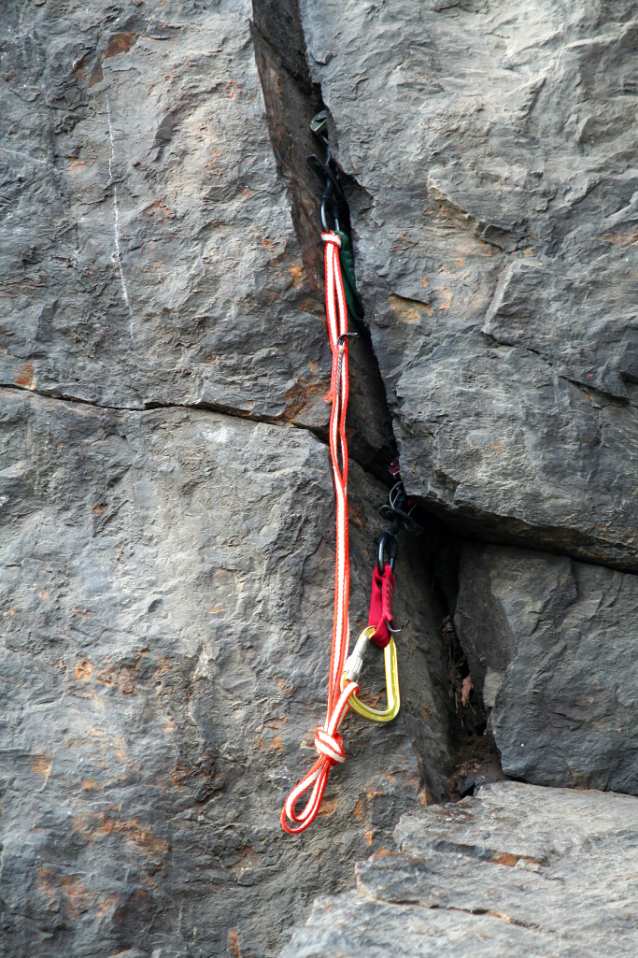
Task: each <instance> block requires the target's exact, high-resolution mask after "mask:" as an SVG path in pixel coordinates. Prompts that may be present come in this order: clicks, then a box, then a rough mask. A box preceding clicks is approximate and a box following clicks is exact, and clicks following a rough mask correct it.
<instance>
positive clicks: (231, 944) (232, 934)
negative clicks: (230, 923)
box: [228, 930, 241, 958]
mask: <svg viewBox="0 0 638 958" xmlns="http://www.w3.org/2000/svg"><path fill="white" fill-rule="evenodd" d="M228 948H229V950H230V953H231V955H232V956H233V958H241V951H240V950H239V934H238V933H237V932H236V931H234V930H233V931H229V932H228Z"/></svg>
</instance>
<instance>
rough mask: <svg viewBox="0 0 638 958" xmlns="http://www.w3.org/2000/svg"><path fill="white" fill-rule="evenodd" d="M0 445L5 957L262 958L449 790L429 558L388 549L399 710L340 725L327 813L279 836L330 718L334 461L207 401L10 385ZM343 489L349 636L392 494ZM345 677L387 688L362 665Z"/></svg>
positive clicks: (362, 607) (366, 482)
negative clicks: (293, 791)
mask: <svg viewBox="0 0 638 958" xmlns="http://www.w3.org/2000/svg"><path fill="white" fill-rule="evenodd" d="M0 448H1V449H2V470H1V473H0V479H1V486H2V488H1V489H0V502H1V503H2V508H1V512H0V517H1V521H2V534H1V535H0V561H1V565H2V584H1V594H0V616H2V622H3V643H2V646H1V650H0V651H1V656H0V657H1V660H2V661H1V666H0V668H1V671H2V675H3V677H4V681H3V684H2V692H1V699H2V701H1V706H0V754H1V758H0V788H1V792H2V806H3V813H2V821H1V828H2V845H3V869H2V878H1V882H0V899H1V903H2V905H1V909H0V910H1V911H2V922H3V926H2V927H3V946H4V950H3V954H6V955H7V956H10V958H14V956H15V958H26V956H29V958H30V956H32V955H35V954H47V955H52V956H59V958H72V956H80V955H91V956H92V958H102V956H104V958H107V956H110V955H112V954H115V953H122V952H125V953H127V954H128V953H129V952H128V951H127V949H129V950H130V954H131V955H136V956H137V955H139V956H149V958H150V956H151V955H155V956H157V955H159V954H162V955H164V954H166V955H169V954H170V955H171V956H181V955H183V956H189V958H191V956H193V958H195V956H202V958H204V956H206V958H209V956H210V955H213V954H214V955H222V954H227V953H228V954H230V955H233V954H237V953H241V954H242V955H244V956H247V955H260V956H261V955H270V954H273V953H276V952H277V950H278V948H279V947H280V946H281V940H282V939H281V936H282V933H283V930H284V929H285V927H286V926H287V925H289V924H290V923H291V922H293V921H299V920H301V918H302V917H303V915H304V914H305V910H306V907H307V904H308V902H309V900H310V899H311V898H313V897H314V896H315V895H316V894H317V893H318V891H319V890H320V889H322V888H324V889H330V890H338V889H339V888H341V887H344V886H345V885H347V884H348V883H349V881H350V880H351V862H352V861H353V860H356V859H357V858H359V859H360V858H362V857H363V856H364V855H365V854H367V853H368V852H369V850H370V848H375V847H379V846H380V845H382V844H383V843H384V842H385V841H386V840H387V836H388V834H389V831H388V830H389V829H391V828H392V827H393V826H394V825H395V824H396V821H397V819H398V817H399V815H400V814H401V813H402V812H403V811H405V810H408V809H409V808H411V807H414V806H415V805H416V806H418V805H420V804H421V802H422V801H426V800H431V799H437V800H440V799H441V797H442V796H443V795H444V794H445V781H444V776H445V775H446V774H447V771H448V769H449V766H450V761H451V758H450V753H449V746H448V737H449V732H448V727H447V726H448V721H449V720H448V717H447V709H448V705H447V702H448V699H447V690H446V675H445V669H446V663H445V660H444V659H443V654H442V648H441V644H440V642H439V637H438V626H439V622H440V618H439V615H440V614H439V613H438V612H437V607H436V602H435V600H434V598H433V597H431V596H429V595H428V593H427V590H425V591H424V590H423V588H422V586H421V583H422V582H423V581H426V580H427V579H429V578H431V571H430V570H429V566H428V561H429V560H428V559H427V556H426V555H425V553H423V552H422V551H419V548H418V547H415V545H414V544H412V546H411V547H410V544H409V543H408V542H407V541H406V542H404V543H403V544H402V557H401V558H400V559H399V562H398V565H397V576H398V578H399V582H400V588H398V589H397V597H396V606H397V617H398V619H399V621H401V622H402V623H403V622H406V620H408V619H409V620H410V624H409V625H408V626H407V628H406V630H405V632H404V633H403V634H402V635H401V640H400V645H401V651H400V658H401V667H402V676H401V679H402V686H403V693H404V709H403V712H402V714H401V715H400V717H399V718H398V719H397V720H396V721H395V722H394V723H393V724H392V725H391V726H389V727H387V728H381V727H377V726H372V725H371V724H370V723H366V722H365V721H364V720H362V719H359V718H358V717H356V716H354V717H352V716H351V717H348V719H347V720H346V723H345V725H344V737H345V738H344V740H345V747H346V751H347V755H348V759H347V761H346V763H345V764H344V766H343V767H342V768H341V769H340V770H339V771H337V772H333V773H332V776H331V779H330V783H329V788H328V792H327V795H326V799H325V801H324V805H323V811H322V815H321V816H320V818H319V819H318V821H317V823H316V826H315V827H314V829H313V830H312V831H310V832H308V833H306V834H305V835H304V836H303V837H302V838H289V837H287V836H285V835H284V833H283V832H282V831H281V828H280V825H279V813H280V809H281V805H282V803H283V800H284V798H285V796H286V794H287V791H288V790H289V788H290V787H292V785H294V784H295V783H296V781H297V780H298V778H299V777H300V776H301V775H302V774H303V773H305V771H306V770H307V769H308V768H309V767H310V765H311V764H312V761H313V757H314V755H315V753H314V750H313V748H312V739H313V730H314V727H315V726H316V725H317V724H320V723H321V722H322V721H323V718H324V708H325V694H326V684H327V668H328V655H329V647H330V638H331V622H332V619H331V615H332V581H333V568H334V541H333V538H332V537H333V531H332V530H333V528H334V516H333V492H332V479H331V473H330V467H329V458H328V452H327V449H326V447H325V446H324V445H323V444H322V443H320V442H319V441H318V440H317V439H316V438H314V437H313V436H312V435H311V434H310V433H309V432H308V431H307V430H299V429H294V428H285V427H282V426H275V425H269V424H264V423H253V422H249V421H246V420H243V419H239V418H232V417H228V416H224V415H220V414H218V413H213V412H206V411H194V410H187V409H170V410H167V409H157V410H151V411H146V412H140V411H127V410H119V411H116V410H103V409H96V408H95V407H92V406H90V405H83V404H79V403H76V402H65V401H62V400H59V399H49V398H43V397H40V396H37V395H34V394H32V393H29V392H26V391H18V390H3V391H2V394H1V403H0ZM351 477H352V478H351V483H350V494H351V530H352V531H351V545H352V560H353V597H352V605H351V615H352V622H353V626H352V628H353V631H356V629H357V628H359V627H360V625H361V624H363V623H364V617H365V616H366V612H367V608H366V603H367V599H368V595H369V576H370V573H371V569H372V566H373V563H374V560H375V537H376V536H378V534H379V532H380V530H381V529H382V528H383V526H384V523H383V521H382V520H381V519H380V518H379V516H378V515H377V507H378V505H379V504H380V503H381V502H382V501H383V499H384V496H385V492H386V490H385V488H384V487H383V486H381V485H379V484H378V483H377V482H376V481H374V480H371V479H370V478H369V477H367V476H366V474H365V473H364V472H363V471H362V470H361V469H359V468H358V467H357V466H356V464H352V471H351ZM408 555H409V561H408ZM366 621H367V620H366ZM372 658H373V659H374V656H373V657H372ZM363 687H364V688H365V689H366V690H368V691H370V692H373V693H377V692H378V691H379V689H381V688H383V676H382V668H381V657H380V656H378V657H377V659H376V663H375V664H374V667H372V663H371V667H366V670H365V671H364V674H363ZM424 716H427V720H426V719H425V718H424Z"/></svg>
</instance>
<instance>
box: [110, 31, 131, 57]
mask: <svg viewBox="0 0 638 958" xmlns="http://www.w3.org/2000/svg"><path fill="white" fill-rule="evenodd" d="M136 42H137V34H135V33H130V32H129V33H114V34H113V36H112V37H111V42H110V43H109V45H108V47H107V48H106V51H105V53H104V57H103V59H104V60H108V59H109V57H117V56H120V54H122V53H128V52H129V50H130V49H131V47H132V46H133V45H134V44H135V43H136Z"/></svg>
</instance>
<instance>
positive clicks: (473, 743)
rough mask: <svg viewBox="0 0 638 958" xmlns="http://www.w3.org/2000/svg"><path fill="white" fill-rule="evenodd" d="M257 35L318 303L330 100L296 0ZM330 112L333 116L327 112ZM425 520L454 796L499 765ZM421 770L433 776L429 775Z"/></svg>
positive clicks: (354, 187)
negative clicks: (318, 132) (315, 162)
mask: <svg viewBox="0 0 638 958" xmlns="http://www.w3.org/2000/svg"><path fill="white" fill-rule="evenodd" d="M252 36H253V42H254V46H255V55H256V61H257V66H258V70H259V75H260V80H261V85H262V92H263V95H264V101H265V105H266V113H267V116H268V123H269V132H270V139H271V144H272V148H273V152H274V154H275V159H276V162H277V166H278V169H279V171H280V174H281V176H282V178H283V180H284V182H285V184H286V188H287V191H288V196H289V200H290V205H291V212H292V220H293V224H294V228H295V232H296V234H297V239H298V241H299V245H300V247H301V252H302V257H303V262H304V266H305V269H306V271H307V273H308V277H309V281H310V284H311V286H312V289H313V291H314V294H315V296H316V297H317V304H318V306H319V307H320V308H321V305H322V304H321V297H322V292H323V275H322V256H323V251H322V249H321V242H320V240H319V236H320V229H321V224H320V222H319V216H318V210H319V205H320V198H321V185H320V183H319V182H318V180H317V178H316V177H315V175H314V174H313V172H312V171H311V170H310V168H309V166H308V163H307V157H308V155H309V154H310V153H312V152H315V151H316V149H317V143H316V141H315V140H314V139H313V137H312V135H311V133H310V130H309V124H310V120H311V119H312V117H313V116H314V115H315V114H316V113H317V112H318V111H319V110H321V109H325V104H324V102H323V98H322V94H321V87H320V85H318V84H315V83H313V82H312V79H311V76H310V70H309V67H308V60H307V52H306V44H305V38H304V34H303V28H302V25H301V20H300V16H299V9H298V3H297V0H284V2H283V3H274V2H273V0H253V22H252ZM328 115H329V121H330V114H329V111H328ZM340 175H341V180H342V183H343V186H344V191H345V193H346V196H347V197H348V199H349V200H350V202H351V203H352V202H354V203H355V205H356V207H357V208H359V207H362V206H363V205H369V202H370V201H369V197H368V196H367V193H366V191H365V190H364V189H363V188H362V187H361V186H360V185H359V184H358V183H357V182H356V180H355V179H354V178H353V177H352V176H349V175H347V174H345V173H344V172H343V171H340ZM357 331H358V333H359V335H358V336H357V337H356V338H355V339H353V340H351V342H350V356H351V369H352V387H351V394H350V409H349V425H350V428H351V436H350V451H351V455H352V458H354V459H355V460H356V461H357V462H359V464H360V465H362V466H363V467H364V468H366V469H367V470H368V471H370V472H371V473H372V474H374V475H376V476H377V478H379V479H381V480H382V481H384V482H387V481H388V478H389V477H388V473H387V468H386V467H387V463H388V462H389V461H390V459H391V458H393V457H394V456H395V455H396V452H397V443H396V439H395V436H394V431H393V426H392V416H391V413H390V409H389V405H388V401H387V396H386V390H385V385H384V382H383V379H382V376H381V372H380V369H379V363H378V360H377V357H376V354H375V352H374V347H373V343H372V339H371V336H370V331H369V328H368V327H367V326H365V325H363V324H359V325H358V328H357ZM319 437H320V438H323V439H325V438H326V437H325V436H321V435H320V436H319ZM423 520H424V523H425V524H426V527H427V530H428V532H427V535H428V539H429V542H428V544H427V545H426V546H425V547H424V546H423V544H419V545H417V546H416V547H415V545H414V544H413V542H412V541H404V544H403V545H404V548H406V549H407V550H408V551H409V553H410V559H414V558H415V552H423V553H424V554H427V556H428V563H429V567H430V566H433V567H434V570H435V571H434V574H433V575H432V576H431V579H427V578H425V577H424V580H423V586H422V588H423V593H424V596H425V598H426V601H427V602H428V603H429V604H430V605H432V607H433V608H436V610H437V613H436V614H438V616H439V622H440V624H441V629H440V633H439V636H440V650H439V651H440V652H441V654H442V657H443V659H444V660H445V661H447V673H448V680H449V686H448V688H447V694H445V693H444V695H443V699H447V701H446V702H445V706H444V710H445V707H447V708H448V710H449V715H448V720H449V727H448V733H449V744H450V747H451V749H452V753H453V758H452V763H451V764H452V765H453V766H454V769H455V771H454V772H452V774H451V775H450V776H449V779H448V786H449V791H450V795H451V797H455V796H456V797H463V796H464V795H467V794H471V793H472V792H473V790H474V788H475V787H476V786H477V785H480V784H481V783H482V782H484V781H488V780H493V779H495V778H500V777H502V771H501V769H500V764H499V760H498V755H497V753H496V750H495V748H494V745H493V742H492V741H491V738H489V737H488V736H484V735H483V732H484V731H485V725H486V722H485V714H484V710H483V708H482V705H481V702H480V700H479V698H478V697H477V696H476V695H475V694H474V693H473V692H472V691H470V692H468V693H467V697H466V698H465V697H464V693H463V689H462V687H461V686H462V683H463V680H466V684H465V687H464V688H465V689H467V679H468V677H469V666H468V664H467V660H466V658H465V655H464V653H463V650H462V649H461V646H460V645H459V643H458V640H457V639H456V635H455V633H454V626H453V624H452V617H453V614H454V610H455V601H456V595H455V594H453V593H454V588H455V587H454V586H453V585H452V584H451V583H452V581H453V580H454V578H455V574H456V573H455V570H454V565H455V562H458V556H457V558H456V560H455V559H454V558H453V556H454V555H456V554H457V553H458V548H456V549H455V544H456V539H455V537H454V536H452V537H451V536H450V531H449V529H446V527H445V525H444V524H443V522H442V521H441V520H440V519H438V518H437V517H435V516H434V515H433V514H432V513H429V512H427V513H426V512H424V513H423ZM450 546H451V548H450ZM451 556H452V558H451V559H450V557H451ZM450 629H451V634H450V631H449V630H450ZM421 720H422V716H420V717H419V719H418V720H417V721H416V723H414V722H411V720H409V724H411V725H412V729H411V733H410V734H411V738H412V742H413V746H414V748H415V751H416V753H417V755H420V754H422V751H423V745H422V742H421V740H420V734H419V730H418V725H419V722H420V721H421ZM424 778H425V779H427V775H425V776H424ZM429 786H430V783H428V782H427V781H426V788H427V789H428V792H429V794H430V796H431V797H436V798H439V797H441V796H440V795H437V788H436V787H435V788H433V789H432V788H430V787H429Z"/></svg>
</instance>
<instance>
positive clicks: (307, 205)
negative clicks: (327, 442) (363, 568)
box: [252, 0, 397, 482]
mask: <svg viewBox="0 0 638 958" xmlns="http://www.w3.org/2000/svg"><path fill="white" fill-rule="evenodd" d="M252 36H253V42H254V46H255V57H256V61H257V67H258V69H259V76H260V80H261V86H262V91H263V95H264V101H265V105H266V112H267V115H268V123H269V131H270V140H271V143H272V148H273V152H274V155H275V159H276V162H277V167H278V169H279V172H280V174H281V176H282V178H283V180H284V183H285V184H286V188H287V191H288V196H289V200H290V207H291V214H292V221H293V225H294V229H295V233H296V235H297V239H298V241H299V246H300V248H301V254H302V258H303V263H304V268H305V271H306V273H307V276H308V280H309V283H310V286H311V288H312V290H313V295H314V297H316V302H317V306H318V308H319V309H321V308H322V298H323V249H322V243H321V240H320V230H321V224H320V222H319V216H318V210H319V202H320V196H321V185H320V183H319V182H318V180H317V178H316V176H315V174H314V173H313V172H312V170H311V169H310V168H309V166H308V163H307V157H308V156H309V155H310V154H311V153H314V152H316V150H317V143H316V141H315V140H314V139H313V137H312V134H311V133H310V130H309V123H310V120H311V119H312V117H313V116H314V115H315V113H317V112H318V111H319V110H321V109H323V108H324V103H323V100H322V97H321V90H320V87H319V86H318V85H317V84H313V82H312V80H311V78H310V71H309V68H308V61H307V57H306V46H305V40H304V36H303V31H302V27H301V21H300V17H299V10H298V7H297V0H284V2H282V3H275V2H273V0H253V23H252ZM344 186H345V189H346V193H348V191H349V189H348V188H349V187H350V192H352V190H356V185H355V184H353V183H352V182H349V181H348V179H346V181H345V183H344ZM357 332H358V334H359V335H358V336H357V337H356V338H353V339H352V340H351V341H350V346H349V352H350V365H351V390H350V405H349V411H348V426H349V430H350V437H349V442H350V453H351V456H352V458H353V459H355V460H356V461H357V462H358V463H359V464H360V465H361V466H363V467H364V469H367V470H369V471H370V472H372V473H373V474H374V475H376V476H377V478H380V479H382V481H386V482H387V472H386V470H385V466H386V465H387V463H388V462H390V460H391V459H393V458H394V456H395V455H396V449H397V445H396V441H395V438H394V433H393V431H392V419H391V416H390V411H389V408H388V403H387V399H386V394H385V386H384V384H383V380H382V378H381V374H380V372H379V364H378V362H377V359H376V356H375V354H374V351H373V348H372V340H371V338H370V333H369V330H368V328H367V327H366V326H364V325H363V324H360V325H359V326H358V328H357ZM318 434H319V436H320V438H322V439H326V435H325V434H324V435H322V434H321V433H318Z"/></svg>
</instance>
